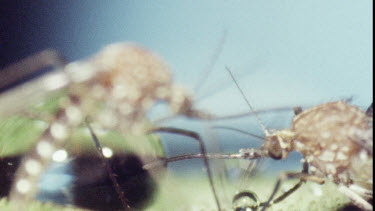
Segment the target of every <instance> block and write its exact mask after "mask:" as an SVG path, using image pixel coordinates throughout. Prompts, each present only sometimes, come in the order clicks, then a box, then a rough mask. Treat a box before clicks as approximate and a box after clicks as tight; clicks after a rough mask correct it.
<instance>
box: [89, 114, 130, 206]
mask: <svg viewBox="0 0 375 211" xmlns="http://www.w3.org/2000/svg"><path fill="white" fill-rule="evenodd" d="M85 122H86V125H87V127H88V129H89V131H90V134H91V137H92V139H93V140H94V142H95V146H96V149H97V150H98V152H99V155H100V158H101V159H102V162H103V165H104V166H105V168H106V170H107V173H108V175H109V177H110V179H111V181H112V183H113V186H114V187H115V189H116V192H117V194H118V195H119V199H120V200H121V203H122V205H123V206H124V208H125V209H130V208H131V207H130V206H129V203H128V200H127V198H126V197H125V195H124V192H123V191H122V190H121V187H120V184H119V183H118V181H117V179H116V177H115V174H114V173H113V171H112V168H111V166H110V164H109V162H108V160H107V159H106V158H105V156H104V154H103V148H102V146H101V144H100V142H99V139H98V137H97V136H96V135H95V133H94V130H93V129H92V127H91V125H90V122H89V118H86V119H85Z"/></svg>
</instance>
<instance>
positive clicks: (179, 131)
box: [150, 127, 221, 210]
mask: <svg viewBox="0 0 375 211" xmlns="http://www.w3.org/2000/svg"><path fill="white" fill-rule="evenodd" d="M153 132H164V133H173V134H178V135H183V136H187V137H191V138H193V139H195V140H197V141H198V143H199V149H200V152H201V154H202V158H203V162H204V165H205V167H206V170H207V176H208V180H209V182H210V186H211V190H212V192H213V194H214V197H215V201H216V205H217V208H218V210H221V206H220V202H219V198H218V196H217V193H216V190H215V186H214V182H213V179H212V173H211V169H210V166H209V163H208V158H207V155H206V154H207V153H206V148H205V147H204V143H203V141H202V139H201V137H200V135H199V134H198V133H196V132H194V131H190V130H184V129H179V128H173V127H158V128H154V129H152V131H150V133H153Z"/></svg>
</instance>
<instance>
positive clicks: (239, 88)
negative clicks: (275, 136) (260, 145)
mask: <svg viewBox="0 0 375 211" xmlns="http://www.w3.org/2000/svg"><path fill="white" fill-rule="evenodd" d="M225 69H226V70H227V71H228V73H229V75H230V77H232V80H233V81H234V83H235V84H236V86H237V88H238V90H239V91H240V93H241V95H242V97H243V98H244V99H245V101H246V103H247V105H248V106H249V108H250V110H251V111H252V112H253V113H254V115H255V118H257V120H258V122H259V124H260V125H261V126H262V129H263V132H264V134H265V135H266V136H267V135H269V133H268V131H267V129H266V127H265V126H264V124H263V122H262V120H261V119H260V118H259V116H258V114H257V112H256V111H255V109H254V108H253V107H252V106H251V104H250V102H249V100H248V99H247V98H246V96H245V94H244V93H243V91H242V89H241V87H240V85H239V84H238V82H237V80H236V79H235V78H234V76H233V74H232V72H231V71H230V69H229V68H228V67H225Z"/></svg>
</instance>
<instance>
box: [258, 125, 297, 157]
mask: <svg viewBox="0 0 375 211" xmlns="http://www.w3.org/2000/svg"><path fill="white" fill-rule="evenodd" d="M292 140H293V133H292V132H291V131H289V130H281V131H277V132H275V133H272V134H268V135H267V136H266V138H265V139H264V145H263V148H264V149H265V150H266V151H267V152H268V155H269V156H270V157H271V158H273V159H276V160H280V159H285V158H286V157H288V155H289V152H290V151H292Z"/></svg>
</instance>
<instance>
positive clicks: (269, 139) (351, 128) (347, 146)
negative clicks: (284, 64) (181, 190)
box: [227, 68, 373, 210]
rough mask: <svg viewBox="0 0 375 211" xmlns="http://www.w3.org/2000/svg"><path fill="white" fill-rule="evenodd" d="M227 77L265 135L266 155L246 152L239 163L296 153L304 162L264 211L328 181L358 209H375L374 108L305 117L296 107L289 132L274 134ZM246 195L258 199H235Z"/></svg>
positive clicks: (336, 105)
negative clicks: (308, 183) (289, 184)
mask: <svg viewBox="0 0 375 211" xmlns="http://www.w3.org/2000/svg"><path fill="white" fill-rule="evenodd" d="M227 71H228V72H229V74H230V76H231V77H232V79H233V81H234V82H235V84H236V86H237V88H238V89H239V91H240V92H241V94H242V95H243V97H244V99H245V101H246V103H247V104H248V106H249V107H250V110H251V111H252V112H253V113H254V114H255V117H256V118H257V119H258V121H259V123H260V125H261V126H262V128H263V131H264V134H265V138H264V144H263V146H262V147H261V149H241V150H240V153H239V154H240V155H241V156H240V157H241V158H244V159H257V158H266V157H271V158H273V159H276V160H279V159H285V158H287V157H288V155H289V153H290V152H292V151H297V152H300V153H301V154H302V155H303V157H304V159H303V160H302V162H303V170H302V172H300V173H294V172H293V173H283V174H281V175H280V177H279V179H278V182H277V183H276V186H275V188H274V190H273V192H272V194H271V196H270V197H269V199H268V200H267V201H266V202H264V203H260V202H258V204H259V205H260V206H263V208H262V210H265V209H266V208H267V207H268V206H270V205H272V204H274V203H278V202H280V201H282V200H283V199H285V198H286V197H287V196H289V195H290V194H292V193H293V192H294V191H296V190H297V189H298V188H299V187H300V186H301V185H302V183H303V182H305V181H308V180H309V181H314V182H317V183H320V184H322V183H324V181H325V179H326V178H328V179H329V180H331V181H332V182H334V183H335V184H336V185H337V186H338V190H339V191H340V192H342V193H344V194H345V195H346V196H348V197H349V198H350V199H351V201H352V202H353V204H355V205H356V206H358V207H359V208H361V209H363V210H372V209H373V207H372V205H371V204H370V203H369V202H367V200H369V199H372V198H373V191H372V189H373V173H372V172H373V149H372V148H373V123H372V121H373V113H372V107H373V105H372V104H371V106H370V107H369V108H368V110H367V111H366V112H365V111H363V110H361V109H359V108H358V107H356V106H353V105H350V104H348V102H345V101H337V102H329V103H324V104H321V105H318V106H315V107H312V108H310V109H307V110H305V111H302V109H301V108H299V107H297V108H295V109H294V112H295V117H294V118H293V120H292V123H291V127H290V129H284V130H276V131H271V132H270V131H268V130H267V129H266V128H265V126H264V124H263V123H262V121H261V119H260V118H259V117H258V116H257V114H256V112H255V110H254V109H253V108H252V106H251V104H250V103H249V101H248V100H247V98H246V96H245V94H244V93H243V92H242V90H241V88H240V86H239V84H238V82H237V81H236V79H235V78H234V76H233V74H232V73H231V71H230V70H229V69H228V68H227ZM236 156H237V155H236ZM232 157H235V156H234V155H233V156H232ZM292 178H299V179H300V181H299V182H298V183H297V184H296V185H295V186H294V187H293V188H291V189H289V190H288V191H286V192H284V193H283V194H281V195H280V196H278V197H277V198H275V196H276V193H277V191H278V190H279V189H280V185H281V183H282V181H284V180H287V179H292ZM245 195H248V196H252V197H254V194H252V193H250V192H246V191H244V192H240V193H238V194H236V195H235V197H234V199H240V198H242V196H245ZM235 201H236V200H234V202H235ZM241 209H243V208H241Z"/></svg>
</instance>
